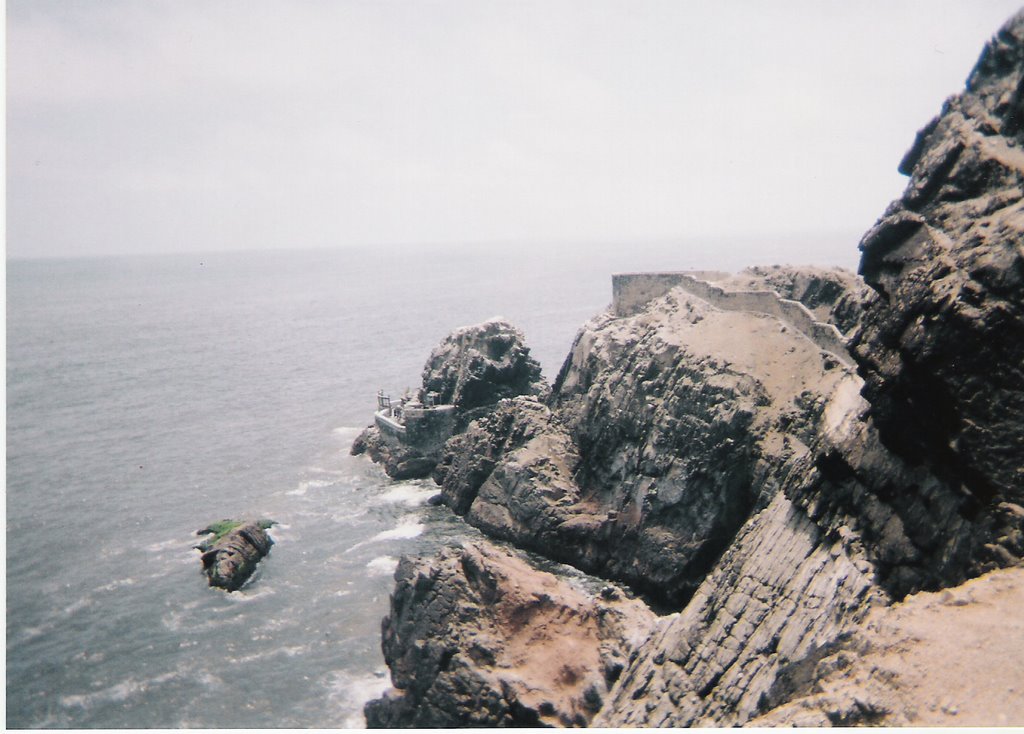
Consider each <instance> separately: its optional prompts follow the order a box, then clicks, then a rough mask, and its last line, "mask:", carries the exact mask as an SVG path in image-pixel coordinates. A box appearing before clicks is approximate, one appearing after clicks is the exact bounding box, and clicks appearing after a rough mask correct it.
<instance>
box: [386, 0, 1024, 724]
mask: <svg viewBox="0 0 1024 734" xmlns="http://www.w3.org/2000/svg"><path fill="white" fill-rule="evenodd" d="M1022 49H1024V16H1018V17H1016V18H1014V19H1012V20H1011V21H1010V22H1009V23H1008V24H1007V26H1006V27H1005V28H1004V29H1002V30H1001V31H1000V33H999V34H998V35H997V36H996V38H995V39H993V41H992V42H991V43H990V44H989V46H988V47H987V48H986V49H985V51H984V53H983V54H982V56H981V59H980V61H979V63H978V66H977V68H976V69H975V71H974V72H973V73H972V75H971V77H970V80H969V83H968V88H967V91H965V92H964V93H963V94H962V95H959V96H958V97H954V98H951V99H950V100H948V101H947V102H946V104H945V106H944V108H943V112H942V114H941V115H940V117H939V118H937V119H936V120H935V121H933V122H932V123H931V124H930V125H929V126H928V127H926V128H925V129H924V130H923V131H922V132H921V133H920V134H919V135H918V138H917V140H916V141H915V143H914V146H913V148H912V150H911V151H910V153H908V155H907V157H906V158H905V160H904V163H903V168H904V170H905V172H907V173H909V174H911V180H910V182H909V184H908V187H907V191H906V193H905V194H904V195H903V197H902V198H901V199H900V200H899V201H897V202H894V204H893V205H892V206H890V207H889V209H888V210H887V211H886V213H885V215H884V216H883V217H882V219H881V220H879V222H878V223H877V224H876V225H875V227H873V228H872V229H871V230H870V231H869V232H868V233H867V235H865V237H864V240H863V242H862V244H861V247H862V250H863V253H864V254H863V259H862V263H861V273H862V275H863V277H864V283H860V282H859V281H857V280H856V279H855V278H853V277H852V276H850V275H848V274H842V273H837V272H835V271H828V272H815V271H808V270H795V269H755V270H751V271H746V272H744V273H742V274H739V275H737V276H733V277H729V278H724V277H719V274H715V278H716V279H717V282H715V283H701V282H698V281H696V280H694V279H693V278H688V279H687V278H684V279H680V278H678V277H676V276H673V277H671V278H662V279H661V280H660V281H658V284H655V286H657V287H654V286H652V288H651V289H650V290H649V292H648V291H645V290H644V288H645V287H646V286H644V285H643V284H641V285H640V286H637V287H634V288H633V289H632V291H630V293H631V296H630V297H631V299H632V300H631V302H630V307H629V308H628V309H625V308H623V309H613V311H612V312H611V313H606V314H602V315H599V316H597V317H595V318H594V319H593V320H592V321H591V322H589V323H588V324H587V325H585V326H584V327H583V329H582V330H581V331H580V333H579V335H578V336H577V339H576V342H575V343H574V345H573V347H572V351H571V353H570V355H569V357H568V359H567V360H566V362H565V364H564V366H563V367H562V370H561V372H560V374H559V376H558V379H557V380H556V383H555V385H554V388H553V392H552V394H551V396H550V398H549V399H548V400H546V401H541V400H538V399H531V398H516V399H514V400H505V401H502V402H501V403H500V404H499V405H498V407H497V408H496V409H495V410H494V412H492V413H491V414H490V415H488V416H487V417H485V418H483V419H480V420H477V421H475V422H473V423H472V424H470V425H469V427H468V429H467V430H466V431H465V433H463V434H462V435H460V436H457V437H455V438H453V439H452V440H451V441H449V442H448V444H447V445H446V446H445V449H444V451H443V454H442V457H441V460H440V463H439V464H438V466H437V468H436V470H435V474H434V476H435V479H436V480H437V481H438V483H439V484H441V486H442V494H443V497H444V500H445V502H446V503H447V504H448V505H449V506H450V507H451V508H452V509H453V510H454V511H456V512H457V513H459V514H462V515H464V516H465V517H466V519H467V521H468V522H470V523H471V524H473V525H475V526H477V527H479V528H481V529H482V530H484V531H485V532H486V533H487V534H489V535H492V536H494V537H497V538H501V539H504V540H506V541H510V542H512V543H514V544H516V545H519V546H521V547H525V548H528V549H531V550H533V551H535V552H537V553H539V554H542V555H544V556H547V557H548V558H551V559H555V560H559V561H563V562H567V563H570V564H572V565H574V566H576V567H578V568H581V569H584V570H586V571H588V572H590V573H593V574H596V575H599V576H602V577H605V578H609V579H615V580H617V581H619V582H621V583H624V584H628V585H630V586H632V587H633V588H635V589H636V590H638V591H640V592H642V593H643V594H644V596H645V597H646V598H647V599H648V600H649V601H651V602H653V603H654V605H655V607H656V608H658V609H659V610H660V611H662V612H664V611H672V613H671V614H668V615H667V616H663V617H660V618H658V619H657V620H651V619H647V620H639V621H640V623H641V624H643V625H647V626H648V630H649V632H648V635H647V637H646V638H645V639H643V641H642V642H639V644H636V642H637V639H634V640H632V641H630V642H628V644H625V645H624V647H623V648H622V649H623V650H626V649H628V650H630V652H629V656H628V663H627V664H626V665H625V667H624V669H623V670H622V671H621V674H620V675H617V677H615V679H614V683H613V685H612V686H611V689H610V690H609V691H608V692H607V694H606V695H604V694H602V696H601V698H602V701H603V703H602V705H600V710H599V711H597V712H596V714H595V715H594V718H593V719H592V723H594V724H598V725H603V726H692V725H736V724H743V723H746V722H748V721H751V720H753V719H756V718H757V717H762V718H760V719H758V720H760V721H765V722H773V723H782V722H783V721H784V720H785V718H784V717H786V716H787V715H796V712H803V713H802V714H801V715H804V714H807V716H806V717H805V719H804V720H807V721H814V722H816V723H832V724H856V723H885V722H887V721H889V722H896V723H913V717H911V718H909V719H908V718H907V716H908V715H907V712H906V710H901V711H895V710H894V709H893V705H894V704H892V703H891V701H892V700H895V699H891V698H890V699H887V698H886V697H885V696H878V695H875V694H876V693H877V690H874V692H867V693H865V691H864V690H860V689H856V690H850V689H847V688H843V687H842V686H840V685H839V684H838V683H836V684H835V686H836V687H835V690H836V691H837V693H836V695H833V696H828V695H818V694H819V693H821V690H820V687H818V688H816V685H817V682H818V681H822V685H826V683H827V681H829V680H832V681H835V680H836V679H837V677H838V678H842V677H843V674H842V671H843V670H845V669H846V667H848V664H849V660H850V659H851V656H853V657H856V655H859V654H861V653H863V652H864V651H865V650H866V649H867V647H866V646H865V643H864V640H865V639H867V638H869V637H870V635H871V634H872V632H871V630H872V629H873V628H872V627H871V625H872V624H874V622H872V621H871V620H874V619H877V618H878V616H877V615H879V614H883V613H884V612H885V610H888V609H890V608H891V606H890V605H891V604H892V602H893V601H896V600H901V599H903V598H904V597H906V596H907V595H908V594H915V593H917V592H919V591H921V590H936V589H942V588H945V587H949V586H953V585H956V584H959V583H961V582H963V581H964V580H965V579H968V578H970V577H973V576H977V575H979V574H981V573H984V572H986V571H989V570H992V569H995V568H998V567H1003V566H1009V565H1014V564H1017V563H1019V562H1020V558H1021V556H1022V555H1024V532H1022V526H1024V506H1022V504H1024V503H1022V500H1024V498H1022V497H1021V494H1022V493H1024V476H1022V471H1024V469H1022V467H1024V441H1022V440H1021V439H1024V435H1022V433H1024V410H1022V407H1024V375H1022V364H1024V362H1022V357H1024V354H1022V352H1024V339H1022V337H1024V333H1022V332H1024V315H1022V308H1024V247H1022V245H1021V243H1022V242H1024V239H1022V237H1021V234H1022V231H1021V230H1022V227H1024V215H1022V209H1021V207H1022V204H1021V199H1022V196H1024V154H1022V153H1021V152H1020V146H1021V144H1022V143H1024V138H1021V136H1022V135H1024V117H1022V114H1024V112H1022V109H1024V108H1022V105H1024V100H1022V99H1021V95H1024V92H1022V91H1021V89H1024V81H1022V79H1024V50H1022ZM704 277H706V278H710V277H712V275H711V274H708V275H705V276H704ZM652 283H653V281H652ZM664 283H670V284H675V283H679V284H680V285H678V287H674V288H672V289H670V290H667V291H666V289H665V288H662V287H661V285H664ZM659 284H660V285H659ZM864 284H866V285H867V286H868V287H869V288H870V290H868V289H867V288H865V287H864ZM634 285H636V284H635V283H634ZM766 289H767V290H772V291H774V292H775V293H776V294H778V296H779V297H781V298H783V299H794V300H798V301H800V302H801V303H803V305H804V306H806V307H807V308H808V309H810V310H811V311H812V312H813V318H814V319H815V320H817V321H829V322H831V323H832V324H834V325H836V326H837V327H838V328H839V329H840V331H843V332H846V333H848V334H850V342H849V343H850V345H851V351H850V353H849V354H847V353H845V349H843V348H842V346H841V345H840V346H839V347H838V348H839V349H841V350H842V351H844V353H843V354H837V353H836V351H835V349H836V348H837V347H836V344H837V341H836V338H835V337H830V338H829V339H826V340H824V341H822V340H818V341H815V340H814V330H813V329H811V330H810V331H808V329H807V324H808V323H809V320H808V318H807V317H804V316H801V318H802V319H803V321H800V320H799V319H797V321H800V323H797V321H794V320H792V319H790V318H788V317H787V314H793V313H794V310H793V309H794V306H793V304H783V306H781V307H779V308H774V305H775V304H774V302H772V299H771V298H767V299H766V298H765V297H764V290H766ZM755 291H756V292H757V297H756V298H755V297H753V296H749V295H744V293H747V294H750V293H752V292H755ZM647 295H650V299H649V300H646V298H647ZM640 296H643V297H640ZM769 306H771V307H772V308H769ZM797 310H798V311H799V309H797ZM801 313H802V312H801ZM797 315H800V313H797ZM829 328H831V327H829ZM826 342H827V343H826ZM840 344H841V343H840ZM851 364H852V365H855V367H848V366H847V365H851ZM403 574H404V575H403ZM408 575H409V573H408V572H402V571H400V572H399V575H398V582H399V587H398V591H396V595H395V596H394V597H393V600H392V614H391V617H390V618H389V619H388V620H386V622H385V628H384V635H385V651H386V654H387V655H389V658H388V659H389V662H392V661H395V660H398V659H403V660H423V659H424V657H423V655H424V654H423V652H422V650H423V649H424V648H423V644H422V640H424V639H426V637H425V636H424V634H425V633H423V632H422V630H423V629H424V628H422V627H420V626H418V625H421V624H422V623H423V621H424V619H426V618H428V617H430V615H431V612H429V610H430V609H434V608H435V607H433V606H431V604H430V603H425V604H423V603H418V602H413V601H410V600H411V599H412V598H413V597H412V596H411V595H410V594H409V593H408V592H407V591H405V590H404V589H405V588H406V587H408V586H409V585H410V581H409V580H408V578H407V577H408ZM529 577H530V574H529V573H526V574H524V576H523V581H522V582H521V583H523V584H526V583H532V582H529V581H528V579H529ZM538 578H539V577H538ZM413 585H414V586H415V584H413ZM456 586H457V584H456ZM439 593H440V592H439ZM457 606H458V605H455V607H457ZM442 618H443V619H445V620H447V621H446V622H443V623H442V622H440V621H436V620H439V619H442ZM434 619H435V621H434V622H431V625H432V626H430V629H431V630H434V629H439V628H441V627H442V626H443V624H450V625H451V630H452V631H451V632H450V633H448V634H449V636H450V637H451V639H455V640H461V639H465V637H464V636H466V635H471V634H472V630H473V629H475V627H474V625H477V624H479V622H478V621H477V619H476V618H475V617H465V616H463V615H460V613H458V612H457V611H455V608H454V607H453V609H452V610H451V611H449V612H442V613H439V614H438V615H435V617H434ZM567 624H568V625H569V626H571V624H573V623H567ZM567 628H568V627H567ZM417 629H419V630H421V631H420V632H413V633H407V632H404V631H405V630H417ZM580 639H582V638H580ZM858 640H859V642H855V641H858ZM1012 642H1014V643H1015V644H1016V645H1017V648H1019V647H1020V642H1021V641H1020V640H1019V639H1016V638H1015V639H1014V640H1012ZM459 644H462V643H459ZM581 645H582V648H587V649H589V650H591V652H593V651H594V650H595V649H597V648H596V643H594V642H593V641H591V642H587V643H581ZM582 648H581V649H582ZM427 657H428V658H429V656H427ZM468 659H472V656H470V658H468ZM489 664H490V663H487V662H486V661H485V663H479V662H476V663H475V666H474V664H470V663H467V665H469V666H470V668H472V669H474V670H475V671H476V673H475V674H480V675H485V674H489V672H488V670H487V665H489ZM403 665H404V664H403ZM481 666H483V667H481ZM408 669H409V666H408V665H406V666H405V667H404V668H403V667H398V668H396V663H394V662H392V671H393V678H394V681H395V684H396V686H397V687H398V689H401V690H404V691H406V694H405V695H402V694H401V693H400V692H395V693H393V694H392V695H391V696H390V698H388V697H386V698H385V699H382V700H381V701H379V702H375V703H373V704H371V706H370V708H369V709H368V710H371V711H373V712H374V716H376V717H377V718H376V719H375V721H377V722H384V723H388V724H390V725H408V724H411V723H414V722H417V721H430V722H433V723H431V724H430V725H435V724H437V725H442V724H444V725H454V723H455V722H456V721H457V719H453V718H444V717H440V718H430V719H418V718H417V717H418V716H420V714H419V713H417V712H419V711H421V710H422V707H423V706H435V705H436V704H433V703H431V704H428V703H422V702H423V701H426V700H427V699H426V698H424V697H420V698H416V697H415V696H413V697H410V696H409V694H408V691H411V690H413V689H414V688H415V687H416V686H419V685H420V683H419V678H418V677H417V676H412V677H402V675H404V674H402V675H398V674H395V671H396V670H408ZM851 670H852V668H851ZM537 675H540V673H537ZM830 676H831V677H830ZM869 677H870V676H869ZM429 678H430V676H429V675H427V676H426V679H429ZM886 680H891V678H890V679H887V678H886V676H885V674H884V673H882V674H879V675H877V676H874V677H873V678H872V679H871V681H870V684H871V685H872V686H876V685H881V686H883V687H884V686H885V685H886ZM606 682H611V679H609V680H608V681H606ZM829 685H831V684H829ZM595 690H596V689H595ZM869 693H870V695H869ZM812 694H813V695H812ZM591 699H593V696H592V697H591ZM812 699H813V700H812ZM414 701H420V702H421V703H415V702H414ZM886 701H890V703H886ZM410 702H413V703H410ZM573 705H574V704H573ZM573 705H568V704H567V705H562V706H561V708H560V709H559V710H561V711H566V712H572V711H578V710H579V709H574V708H573ZM591 705H592V706H593V703H591ZM899 705H901V706H902V704H899ZM537 710H539V709H537ZM545 710H550V707H549V708H546V709H545ZM495 711H497V709H495ZM773 711H774V712H775V714H773V713H772V712H773ZM787 712H789V713H788V714H787ZM808 712H810V714H808ZM567 716H569V718H570V719H571V718H572V716H574V714H573V713H567ZM773 716H774V717H775V718H773ZM901 716H902V717H903V718H899V717H901ZM502 717H505V718H502ZM779 717H783V718H779ZM585 718H586V717H585ZM523 720H524V719H517V720H515V721H523ZM509 721H511V720H510V719H508V718H507V717H506V715H505V714H503V713H495V714H494V716H490V717H486V716H485V717H484V718H483V719H480V720H474V723H476V724H478V725H490V724H497V723H509ZM559 721H560V722H561V723H565V719H563V718H559ZM552 723H554V722H553V721H552ZM992 723H996V722H995V721H993V722H992Z"/></svg>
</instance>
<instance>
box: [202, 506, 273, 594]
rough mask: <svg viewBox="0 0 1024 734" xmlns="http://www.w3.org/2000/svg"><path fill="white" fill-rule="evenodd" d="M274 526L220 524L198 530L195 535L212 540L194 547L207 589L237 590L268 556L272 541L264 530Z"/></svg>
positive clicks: (254, 522) (263, 522)
mask: <svg viewBox="0 0 1024 734" xmlns="http://www.w3.org/2000/svg"><path fill="white" fill-rule="evenodd" d="M273 525H274V522H273V521H272V520H221V521H220V522H216V523H214V524H212V525H210V526H208V527H205V528H203V529H202V530H197V531H196V535H208V534H211V535H212V536H213V537H211V538H208V539H207V540H204V541H203V542H202V543H200V544H199V545H197V546H196V550H198V551H200V552H201V553H202V555H201V556H200V559H201V560H202V563H203V571H204V572H205V573H206V576H207V579H208V580H209V583H210V586H216V587H218V588H221V589H224V590H226V591H236V590H237V589H240V588H241V587H242V585H243V584H244V583H245V582H246V581H248V580H249V577H250V576H252V573H253V571H255V570H256V564H258V563H259V562H260V559H262V558H263V557H264V556H265V555H267V554H268V553H269V552H270V546H272V545H273V544H274V541H273V540H272V539H271V537H270V536H269V535H268V534H267V530H268V529H270V528H271V527H272V526H273Z"/></svg>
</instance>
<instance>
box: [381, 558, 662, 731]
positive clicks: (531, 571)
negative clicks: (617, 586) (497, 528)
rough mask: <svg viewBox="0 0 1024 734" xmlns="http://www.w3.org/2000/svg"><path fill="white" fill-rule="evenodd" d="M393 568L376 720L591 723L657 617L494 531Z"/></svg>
mask: <svg viewBox="0 0 1024 734" xmlns="http://www.w3.org/2000/svg"><path fill="white" fill-rule="evenodd" d="M395 579H396V588H395V591H394V593H393V594H392V596H391V613H390V615H389V616H388V617H386V618H385V619H384V621H383V623H382V635H383V649H384V657H385V660H386V661H387V663H388V666H389V667H390V668H391V677H392V681H393V683H394V686H395V688H393V689H392V690H391V691H389V692H387V693H386V694H385V695H384V696H383V697H382V698H379V699H376V700H374V701H371V702H369V703H368V704H366V709H365V710H366V720H367V724H368V725H369V726H371V727H375V728H377V727H386V728H392V727H416V728H437V727H440V728H449V727H465V726H475V727H484V726H486V727H491V726H551V725H554V726H586V725H587V723H588V722H589V721H590V720H591V718H592V717H593V715H594V713H595V712H596V711H597V710H598V709H599V708H600V706H601V703H602V701H603V699H604V697H605V696H606V695H607V694H608V689H609V687H610V686H611V684H612V683H613V682H614V681H615V679H616V678H617V677H618V675H619V674H620V673H621V671H622V670H623V668H624V667H625V665H626V664H627V662H628V660H629V656H630V654H631V653H632V651H633V649H634V648H635V646H636V645H637V644H639V642H640V641H641V640H642V639H643V638H644V637H645V636H646V634H647V632H648V630H649V628H650V627H651V625H652V624H653V623H654V621H655V617H654V615H653V614H652V613H650V612H649V611H647V609H646V608H645V607H644V605H643V604H642V603H641V602H639V601H636V600H633V599H628V598H626V597H625V595H624V594H623V593H622V592H620V591H618V590H614V589H611V588H610V587H609V588H608V590H607V591H605V592H604V593H598V594H596V595H595V594H590V593H588V592H586V591H584V590H582V589H581V588H579V587H578V586H575V585H573V584H572V583H569V582H568V581H566V580H564V579H562V578H559V577H557V576H554V575H552V574H549V573H545V572H542V571H538V570H536V569H535V568H533V567H532V566H531V565H530V564H529V563H527V562H526V561H525V560H524V559H523V558H521V557H518V556H517V555H516V554H513V553H512V552H510V551H507V550H503V549H500V548H498V547H497V546H495V545H493V544H491V543H488V542H476V543H471V544H467V545H465V546H464V547H462V548H449V549H446V550H444V551H441V553H439V554H438V555H437V556H435V557H433V558H408V557H406V558H403V559H402V561H401V562H400V564H399V567H398V569H397V570H396V572H395Z"/></svg>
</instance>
